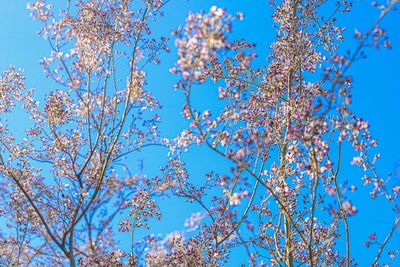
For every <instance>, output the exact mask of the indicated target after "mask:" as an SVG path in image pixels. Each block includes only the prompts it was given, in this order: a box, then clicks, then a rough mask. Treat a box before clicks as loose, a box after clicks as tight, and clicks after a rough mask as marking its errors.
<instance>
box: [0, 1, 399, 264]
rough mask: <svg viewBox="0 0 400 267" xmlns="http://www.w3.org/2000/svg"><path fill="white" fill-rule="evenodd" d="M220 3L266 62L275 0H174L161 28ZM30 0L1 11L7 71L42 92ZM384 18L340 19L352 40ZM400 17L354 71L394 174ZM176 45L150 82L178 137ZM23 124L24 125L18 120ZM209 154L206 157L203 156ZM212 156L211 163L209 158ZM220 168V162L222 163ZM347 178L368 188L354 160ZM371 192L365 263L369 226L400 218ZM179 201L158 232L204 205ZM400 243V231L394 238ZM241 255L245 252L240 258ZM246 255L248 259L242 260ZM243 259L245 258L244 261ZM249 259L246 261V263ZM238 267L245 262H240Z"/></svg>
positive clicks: (201, 167)
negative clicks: (18, 72)
mask: <svg viewBox="0 0 400 267" xmlns="http://www.w3.org/2000/svg"><path fill="white" fill-rule="evenodd" d="M212 5H218V6H220V7H226V8H227V9H228V12H230V13H232V14H234V13H236V11H243V12H244V14H245V20H244V21H242V22H237V23H236V24H235V25H234V34H233V37H234V38H242V37H244V38H246V39H247V40H249V41H251V42H256V43H257V44H258V52H259V55H260V58H261V59H264V58H266V56H267V54H268V46H269V45H270V44H271V43H272V42H273V40H274V37H275V32H274V30H273V26H272V25H273V24H272V19H271V14H272V10H271V8H270V7H269V6H268V4H267V1H262V0H254V1H248V0H247V1H246V0H235V1H228V0H226V1H223V0H220V1H209V0H191V1H185V0H173V1H171V3H170V4H168V6H167V8H166V10H165V17H163V18H162V19H161V20H160V21H161V22H162V23H160V24H157V25H155V30H154V32H155V33H156V34H157V33H162V34H163V35H169V32H170V30H171V29H172V28H176V27H177V26H178V25H182V24H183V23H184V20H185V17H186V16H187V13H188V11H189V10H193V11H198V10H201V9H203V10H208V9H209V8H210V7H211V6H212ZM25 6H26V1H11V0H9V1H6V0H3V1H1V8H0V51H1V55H0V69H5V68H7V67H8V66H9V65H10V64H13V65H15V66H16V67H20V68H23V69H25V75H26V77H27V85H28V87H36V88H38V91H39V92H40V94H45V93H46V92H47V90H49V89H50V88H53V87H54V84H52V83H51V82H50V81H49V80H47V79H46V78H45V76H44V74H43V71H42V69H41V67H40V66H39V59H40V58H41V57H42V56H47V55H48V53H49V51H50V48H49V46H48V45H47V43H46V41H45V40H43V39H42V38H40V37H38V36H37V35H36V31H37V30H38V26H39V25H38V24H37V23H34V22H32V20H31V19H30V18H29V16H28V12H27V11H26V9H25ZM377 16H378V12H377V11H376V10H375V9H374V8H373V7H371V6H370V5H369V2H368V1H361V2H357V3H355V8H354V10H353V13H352V14H350V16H348V17H347V18H344V19H343V20H340V21H339V23H342V24H343V25H345V26H346V28H347V31H346V32H347V37H350V36H351V35H352V34H353V32H354V29H355V28H359V29H361V30H364V29H367V28H368V27H369V25H370V24H371V22H372V21H373V20H374V18H376V17H377ZM399 20H400V17H399V12H398V11H397V12H394V13H393V14H392V15H390V16H389V17H388V18H387V19H385V20H384V21H383V23H382V25H383V27H384V28H385V29H386V30H387V31H388V33H389V36H390V37H391V41H392V45H393V49H392V50H387V49H383V48H382V49H380V50H379V51H376V50H374V49H370V50H368V51H367V55H368V58H367V59H366V60H363V61H360V62H357V63H356V64H355V65H354V66H353V67H352V69H351V71H350V72H351V74H352V75H353V78H354V89H353V104H352V107H353V110H354V111H355V112H356V114H357V115H359V116H361V117H362V118H364V119H366V120H367V121H369V123H370V125H371V132H372V135H373V136H374V137H375V138H376V139H377V140H378V143H379V151H380V153H381V155H382V157H381V159H380V163H379V164H378V167H379V168H378V169H379V172H380V174H381V175H383V176H386V174H387V173H389V172H395V169H396V166H398V165H400V139H399V137H400V103H399V101H400V90H399V89H400V85H399V84H400V83H399V82H398V78H399V77H400V75H399V74H400V73H399V69H400V68H399V62H400V27H399V26H398V21H399ZM347 40H349V42H348V43H346V44H345V45H344V46H345V47H346V48H349V49H354V47H355V43H354V42H353V41H351V38H347ZM174 52H175V49H172V52H171V53H170V54H167V55H163V56H162V64H161V65H160V66H152V67H150V68H149V87H150V88H152V91H153V93H154V94H155V95H156V96H157V97H158V99H159V100H160V101H161V103H162V105H163V107H164V108H163V111H162V112H161V115H162V121H163V123H162V126H161V129H162V130H163V132H164V134H166V135H167V136H170V137H172V136H173V135H175V134H176V133H178V132H179V131H180V130H181V129H183V128H184V127H186V123H187V122H186V121H185V120H184V119H182V118H181V116H180V111H181V107H182V105H183V103H184V99H183V97H182V95H181V94H180V93H179V92H175V91H173V90H172V85H173V84H174V82H175V81H176V78H177V77H175V76H173V75H171V74H169V73H168V69H169V68H170V67H172V66H173V63H174V61H175V59H176V53H174ZM204 91H205V92H204V94H203V93H202V94H199V99H198V100H197V101H199V103H200V102H202V101H207V100H208V99H209V98H210V97H215V95H214V93H215V92H210V91H207V90H206V88H205V89H204ZM10 124H13V126H14V127H16V129H21V130H22V129H23V125H22V124H21V123H20V120H19V119H18V118H15V120H14V121H10ZM163 155H165V151H159V149H149V150H147V151H145V152H144V153H143V154H141V155H139V156H138V157H139V158H143V160H144V172H145V173H146V174H148V175H157V174H158V175H159V174H160V173H159V166H161V165H164V164H165V156H163ZM351 158H352V155H346V156H345V159H347V160H348V162H350V160H351ZM186 159H187V161H188V165H189V166H190V171H191V173H192V174H193V175H194V176H199V177H202V175H203V174H204V173H205V172H207V171H208V170H211V169H215V168H219V169H224V167H225V166H226V163H225V162H223V161H221V160H219V159H218V158H216V157H215V156H214V155H212V154H210V153H209V151H207V150H206V149H201V148H198V149H197V148H196V149H194V150H193V151H192V152H190V153H189V154H188V155H187V156H186ZM199 159H202V160H199ZM203 159H204V160H203ZM216 166H218V167H216ZM343 171H344V172H343V175H344V176H345V177H346V178H347V179H349V180H350V181H354V184H356V185H360V177H361V173H360V172H359V171H357V170H356V169H355V168H354V167H351V166H350V165H348V166H347V167H345V168H344V170H343ZM392 179H393V182H395V183H399V184H400V178H399V177H396V175H395V174H394V175H393V178H392ZM366 198H368V194H367V193H363V192H361V190H359V191H358V192H356V193H354V198H353V199H354V204H355V205H356V206H357V207H358V210H359V212H358V214H357V216H355V217H354V218H351V219H350V224H351V225H358V226H357V228H355V230H353V231H354V232H353V234H354V237H353V247H354V248H353V251H354V252H355V253H354V254H356V255H361V256H362V257H363V259H361V260H360V264H361V265H360V266H367V264H368V263H369V262H370V258H369V257H371V255H368V254H367V253H368V252H369V251H368V250H365V248H363V247H362V245H361V244H362V243H363V241H364V237H366V235H365V234H364V233H366V232H368V230H369V229H371V231H372V229H376V230H374V231H376V232H377V233H378V235H379V234H380V233H381V234H382V233H386V232H387V230H388V227H390V224H391V223H392V217H391V216H386V214H385V213H382V205H384V204H382V202H380V201H375V202H368V203H371V204H370V205H368V206H365V205H364V206H363V203H365V199H366ZM181 204H182V203H181V202H180V201H177V200H165V201H163V202H162V204H161V208H162V211H163V215H164V217H163V221H162V222H161V223H157V224H154V228H153V230H152V231H154V232H162V233H166V232H168V231H171V230H174V229H182V228H183V223H184V220H185V218H187V217H188V216H189V215H190V213H191V212H192V211H193V210H195V209H196V207H194V206H190V205H187V206H182V205H181ZM394 240H395V241H396V242H397V243H400V232H399V231H398V232H397V235H396V236H395V239H394ZM234 259H236V260H239V259H240V256H238V255H237V257H234ZM242 259H243V258H242ZM242 262H243V261H242ZM243 263H245V262H243ZM231 264H232V266H237V265H236V264H234V263H233V261H232V263H231Z"/></svg>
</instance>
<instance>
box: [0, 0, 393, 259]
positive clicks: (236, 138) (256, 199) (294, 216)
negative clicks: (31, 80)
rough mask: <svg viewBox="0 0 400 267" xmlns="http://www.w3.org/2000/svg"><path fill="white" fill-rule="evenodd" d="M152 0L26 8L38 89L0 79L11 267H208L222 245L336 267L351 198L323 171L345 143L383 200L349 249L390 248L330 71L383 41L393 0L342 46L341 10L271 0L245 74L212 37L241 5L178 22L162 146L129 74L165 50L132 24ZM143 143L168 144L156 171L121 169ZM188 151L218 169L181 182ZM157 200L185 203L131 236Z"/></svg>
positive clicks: (145, 93)
mask: <svg viewBox="0 0 400 267" xmlns="http://www.w3.org/2000/svg"><path fill="white" fill-rule="evenodd" d="M167 2H168V1H157V0H145V1H133V0H106V1H104V0H86V1H71V0H68V1H66V3H65V6H57V7H53V6H52V5H51V4H47V3H45V2H44V1H42V0H38V1H36V2H35V3H29V4H28V9H29V10H30V12H31V15H32V17H33V18H34V19H35V20H38V21H40V22H41V23H42V24H43V27H42V29H41V31H40V32H39V34H40V35H41V36H43V37H44V39H46V40H47V41H48V44H49V46H50V48H51V54H50V56H49V57H47V58H43V59H42V60H41V65H42V66H43V68H44V70H45V73H46V75H47V76H48V77H49V78H50V79H52V80H54V83H55V85H56V86H55V89H54V90H50V91H49V92H48V95H47V97H46V99H45V103H44V104H43V105H41V104H40V103H39V102H38V101H37V97H36V96H35V92H34V90H33V89H27V88H26V87H25V84H24V76H23V74H22V70H17V69H16V68H15V67H13V66H11V67H10V68H9V69H8V70H5V71H4V72H3V75H2V77H1V79H0V83H1V91H0V96H1V98H0V112H1V114H2V117H1V124H0V135H1V138H0V140H1V141H0V177H1V183H2V187H1V190H2V195H3V198H2V199H1V214H2V217H3V219H4V220H5V222H6V225H7V228H8V229H2V232H1V240H0V242H1V245H0V255H4V256H5V257H6V258H7V259H8V260H9V263H10V264H12V265H15V266H19V265H22V266H25V265H39V266H42V265H51V266H61V265H65V264H69V265H70V266H77V265H79V266H122V265H128V266H137V265H144V264H145V265H147V266H174V265H178V266H220V265H223V264H224V263H226V262H227V261H228V259H229V257H230V253H231V251H232V250H233V249H235V248H236V247H240V248H243V249H244V251H246V253H247V255H248V260H249V263H250V264H251V265H253V266H300V265H302V264H304V265H307V266H354V265H355V264H356V263H357V259H356V256H357V253H355V252H353V251H352V249H351V248H352V240H351V236H350V233H351V229H350V228H351V225H350V224H349V222H348V218H349V217H350V216H353V215H355V214H356V212H357V208H356V207H355V206H354V205H353V204H352V202H351V199H349V197H348V196H347V195H346V191H348V190H353V188H352V187H351V186H348V185H347V184H346V181H345V180H344V179H343V178H342V177H341V175H340V174H341V172H340V171H341V165H343V163H342V160H341V159H342V156H341V155H342V151H344V150H345V149H346V148H347V150H346V151H348V150H349V148H351V149H352V150H353V151H354V152H355V153H356V156H355V157H354V159H353V162H352V164H354V165H357V166H360V167H361V168H362V169H363V170H364V171H365V176H364V178H363V179H364V182H365V185H366V187H365V190H368V188H369V186H372V189H371V196H372V198H377V197H381V196H383V197H386V199H387V200H388V201H389V202H390V203H391V205H392V211H391V215H390V216H393V217H394V223H393V227H392V230H391V231H390V232H389V233H388V234H387V236H386V237H385V238H384V239H383V240H377V238H376V236H374V235H371V236H370V237H369V238H370V241H368V242H367V243H366V245H367V246H370V245H371V249H375V252H376V258H375V260H374V262H373V263H372V265H373V266H378V265H379V264H380V259H381V255H382V253H383V251H386V252H389V255H390V256H391V257H393V258H394V257H395V255H396V253H398V249H399V248H398V247H397V248H396V247H392V248H388V245H390V239H391V237H392V236H393V234H394V232H395V230H396V229H397V228H398V225H399V223H400V216H399V215H400V208H399V207H398V204H397V203H396V199H398V194H399V193H400V188H399V187H398V186H391V185H390V184H389V183H388V182H387V181H386V180H385V179H383V178H381V177H380V176H379V174H378V172H377V171H376V169H375V167H374V164H375V162H376V160H377V159H378V157H379V154H376V155H375V156H374V155H373V154H372V153H374V147H375V146H376V145H377V142H376V141H375V140H374V139H372V137H371V135H370V133H369V126H368V123H367V122H366V121H364V120H362V119H361V118H359V117H357V116H356V115H355V114H354V113H353V112H352V111H351V109H350V103H351V86H352V85H351V83H352V79H351V77H350V76H349V75H348V69H349V68H350V67H351V66H352V64H353V63H354V62H355V61H356V60H357V59H359V58H360V57H362V50H363V49H364V48H365V47H367V46H370V45H373V46H377V47H378V46H386V47H390V43H389V42H388V40H387V38H386V34H385V31H384V30H383V29H382V28H380V26H379V23H380V21H381V20H382V19H383V18H384V17H385V16H386V15H387V14H388V13H389V12H390V11H391V10H392V9H393V8H394V7H395V5H396V4H397V2H398V1H396V0H392V1H390V2H389V3H388V4H387V5H384V6H380V5H378V4H376V5H377V7H378V8H379V10H380V15H379V17H378V19H377V21H376V22H375V23H374V24H373V25H372V26H371V29H370V30H369V31H367V32H364V33H361V32H358V31H357V32H356V34H355V38H356V40H357V41H358V46H357V47H356V49H355V50H354V51H353V52H352V53H347V54H341V50H340V45H341V43H342V41H343V37H342V34H343V31H344V28H340V27H339V26H338V25H336V24H337V22H336V17H337V16H342V15H345V14H346V13H348V12H349V11H350V8H351V3H348V2H347V1H343V2H338V3H336V4H334V5H331V3H328V2H327V1H317V0H315V1H314V0H307V1H298V0H287V1H281V2H280V3H271V5H272V6H273V8H274V10H275V13H274V15H273V19H274V21H275V29H276V32H277V38H276V41H275V42H274V43H273V44H272V45H271V54H270V57H269V58H268V60H267V61H266V62H264V64H263V65H260V66H258V67H257V64H256V63H255V62H254V61H255V59H256V58H257V54H256V46H255V45H253V44H250V43H248V42H246V41H245V40H231V39H230V35H229V34H230V32H231V31H232V27H233V26H232V24H233V22H234V20H235V19H239V20H241V19H243V14H241V13H238V14H236V16H230V15H228V14H227V12H226V11H225V10H224V9H221V8H217V7H211V9H210V10H209V12H200V13H191V14H189V17H188V18H187V21H186V25H185V26H184V27H182V28H179V29H178V30H176V31H174V34H175V36H176V42H175V44H176V46H177V49H178V61H177V62H176V65H175V67H174V68H172V69H171V72H173V73H176V74H178V75H179V81H178V82H177V84H176V86H175V89H177V90H179V91H181V92H182V93H183V95H184V98H185V105H184V107H183V111H182V114H183V116H184V117H185V118H187V119H188V120H189V122H190V123H189V125H188V128H187V129H185V130H183V131H182V132H181V133H180V134H179V135H178V136H177V137H176V138H174V139H164V138H160V133H159V131H158V129H157V124H158V123H159V122H160V119H159V116H158V115H157V113H155V111H156V110H157V109H159V108H160V105H159V103H158V102H157V100H156V99H155V98H154V97H153V96H152V95H151V93H150V90H148V89H147V88H146V87H147V82H146V70H147V68H146V67H147V66H148V64H151V63H156V64H158V63H159V59H158V55H159V53H160V52H161V51H163V50H164V51H166V52H168V51H169V48H168V47H167V46H166V43H167V41H168V40H167V38H164V37H163V38H161V39H160V40H156V39H154V38H153V37H152V33H151V29H150V26H149V25H150V24H149V22H150V20H151V21H153V20H155V19H156V18H157V16H160V15H162V10H163V8H164V5H166V4H167ZM57 9H58V10H59V13H57V14H56V13H55V10H57ZM197 87H209V88H211V89H212V88H215V90H218V93H219V97H218V100H216V101H218V104H215V103H217V102H211V104H213V105H212V106H210V107H206V108H203V107H196V106H195V105H194V104H193V101H192V98H193V91H194V90H197ZM214 104H215V105H214ZM218 107H221V108H218ZM19 110H25V111H26V114H27V117H28V118H27V119H29V123H27V129H26V132H25V133H24V134H17V133H15V132H13V130H12V125H10V123H8V122H7V118H9V113H10V114H11V112H17V111H19ZM152 145H161V146H165V147H168V148H169V150H170V151H169V154H168V163H167V164H166V166H163V167H162V168H161V171H162V175H160V177H161V178H158V177H153V178H147V177H146V176H141V175H132V173H131V172H130V169H129V167H128V166H129V164H130V163H129V162H130V161H132V157H131V154H132V153H134V152H138V151H140V150H141V149H143V148H144V147H146V146H152ZM194 145H201V146H205V147H208V148H209V149H210V151H211V152H212V153H215V154H216V155H218V156H220V157H222V158H224V159H225V160H226V162H228V163H229V164H230V166H231V167H230V169H229V171H227V172H226V173H217V172H216V171H214V170H210V172H209V173H208V174H207V175H206V177H205V178H204V179H202V180H201V181H199V180H198V179H197V180H196V179H193V178H192V177H191V175H190V172H189V171H188V170H187V167H186V164H185V161H184V156H183V154H184V153H185V152H186V151H187V150H190V148H191V147H192V146H194ZM199 183H200V184H199ZM160 195H163V196H164V197H165V196H171V195H175V196H178V197H182V198H184V199H185V200H187V201H189V202H193V203H197V204H198V206H199V208H201V211H200V212H197V213H194V214H193V215H192V216H191V217H190V218H189V219H188V221H187V226H188V229H187V230H185V231H181V232H174V233H171V234H169V235H167V236H166V237H165V238H160V237H155V236H154V235H150V236H147V237H146V238H144V239H143V240H136V239H135V238H134V236H135V233H136V231H137V230H138V229H139V228H141V227H146V228H148V227H149V224H148V222H149V220H150V219H151V218H158V219H159V218H160V216H161V214H160V211H159V209H158V207H157V204H156V200H157V198H158V197H159V196H160ZM125 210H126V211H127V213H123V211H125ZM121 214H124V215H121ZM125 214H126V216H125ZM121 216H124V217H126V218H122V219H121ZM116 226H117V227H116ZM117 229H118V230H119V231H121V232H124V233H130V235H131V241H130V242H131V250H130V251H123V250H121V249H120V248H119V247H118V246H117V241H118V240H117V237H116V236H117V234H116V233H115V230H117ZM342 240H343V241H342ZM340 242H343V243H344V244H345V245H344V246H342V247H339V246H337V245H336V244H337V243H340ZM372 245H377V247H376V246H372ZM396 249H397V251H396Z"/></svg>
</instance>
